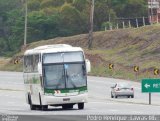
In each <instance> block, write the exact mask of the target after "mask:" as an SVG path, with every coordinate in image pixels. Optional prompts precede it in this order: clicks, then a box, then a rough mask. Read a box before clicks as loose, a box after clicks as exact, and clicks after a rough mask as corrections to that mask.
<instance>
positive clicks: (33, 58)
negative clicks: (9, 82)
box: [23, 44, 91, 110]
mask: <svg viewBox="0 0 160 121" xmlns="http://www.w3.org/2000/svg"><path fill="white" fill-rule="evenodd" d="M90 70H91V65H90V61H89V60H88V59H85V55H84V51H83V50H82V48H80V47H73V46H71V45H67V44H55V45H44V46H39V47H36V48H34V49H30V50H26V51H25V53H24V61H23V77H24V85H25V96H26V102H27V103H28V104H29V105H30V109H31V110H36V109H41V110H47V109H48V106H62V108H63V109H72V108H73V106H74V105H75V104H77V105H78V109H84V103H86V102H87V97H88V94H87V92H88V90H87V73H88V72H90Z"/></svg>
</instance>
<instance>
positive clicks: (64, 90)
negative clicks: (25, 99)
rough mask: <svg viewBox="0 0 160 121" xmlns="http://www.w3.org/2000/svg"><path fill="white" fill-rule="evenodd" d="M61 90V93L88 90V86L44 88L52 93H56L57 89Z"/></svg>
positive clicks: (46, 91)
mask: <svg viewBox="0 0 160 121" xmlns="http://www.w3.org/2000/svg"><path fill="white" fill-rule="evenodd" d="M57 90H59V91H60V92H61V93H73V92H79V93H81V92H84V91H85V92H86V91H87V87H86V86H84V87H78V88H74V89H44V93H52V94H54V93H55V91H57Z"/></svg>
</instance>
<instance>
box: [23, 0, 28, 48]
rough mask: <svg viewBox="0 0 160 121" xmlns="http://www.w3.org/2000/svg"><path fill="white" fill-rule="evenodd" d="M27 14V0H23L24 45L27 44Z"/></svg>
mask: <svg viewBox="0 0 160 121" xmlns="http://www.w3.org/2000/svg"><path fill="white" fill-rule="evenodd" d="M27 14H28V7H27V0H25V27H24V47H26V44H27Z"/></svg>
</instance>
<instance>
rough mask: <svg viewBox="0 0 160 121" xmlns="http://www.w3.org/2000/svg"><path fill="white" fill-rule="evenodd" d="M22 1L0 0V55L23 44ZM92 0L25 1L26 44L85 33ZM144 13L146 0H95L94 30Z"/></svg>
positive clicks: (23, 3)
mask: <svg viewBox="0 0 160 121" xmlns="http://www.w3.org/2000/svg"><path fill="white" fill-rule="evenodd" d="M24 1H25V0H0V55H1V56H2V55H12V54H13V53H15V52H17V51H19V49H20V48H21V47H22V45H23V38H24V20H25V2H24ZM90 2H91V0H27V5H28V26H27V30H28V33H27V43H31V42H34V41H39V40H45V39H51V38H55V37H64V36H71V35H76V34H81V33H88V28H89V14H90V13H89V12H90ZM141 16H147V1H146V0H95V12H94V31H100V30H102V28H103V26H104V25H105V24H106V23H108V22H109V23H111V24H113V25H114V24H115V22H116V18H119V17H141Z"/></svg>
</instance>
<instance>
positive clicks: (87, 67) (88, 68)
mask: <svg viewBox="0 0 160 121" xmlns="http://www.w3.org/2000/svg"><path fill="white" fill-rule="evenodd" d="M85 61H86V69H87V73H89V72H91V63H90V61H89V60H88V59H86V60H85Z"/></svg>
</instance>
